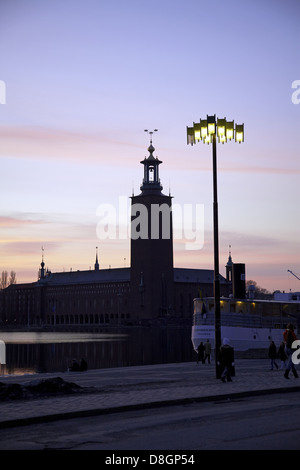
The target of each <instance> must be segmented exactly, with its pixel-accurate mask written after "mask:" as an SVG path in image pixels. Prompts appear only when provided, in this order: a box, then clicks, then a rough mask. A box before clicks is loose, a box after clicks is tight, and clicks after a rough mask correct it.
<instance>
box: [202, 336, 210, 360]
mask: <svg viewBox="0 0 300 470" xmlns="http://www.w3.org/2000/svg"><path fill="white" fill-rule="evenodd" d="M204 352H205V356H204V362H206V359H207V360H208V361H207V362H208V364H210V355H211V344H210V342H209V339H207V340H206V343H205V346H204Z"/></svg>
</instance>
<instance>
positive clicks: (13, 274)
mask: <svg viewBox="0 0 300 470" xmlns="http://www.w3.org/2000/svg"><path fill="white" fill-rule="evenodd" d="M8 283H9V285H11V284H17V275H16V272H15V271H10V277H9V281H8Z"/></svg>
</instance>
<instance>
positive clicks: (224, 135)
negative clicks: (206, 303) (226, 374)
mask: <svg viewBox="0 0 300 470" xmlns="http://www.w3.org/2000/svg"><path fill="white" fill-rule="evenodd" d="M217 137H218V140H219V142H222V144H224V143H225V142H227V140H232V139H233V138H234V137H235V141H236V142H239V143H241V142H244V124H236V125H235V129H234V121H226V118H224V119H219V118H217V119H216V115H213V116H207V118H206V119H200V123H195V122H194V124H193V127H187V143H188V144H191V145H194V144H195V143H196V142H197V141H198V142H199V141H200V140H202V141H203V143H207V144H210V143H212V150H213V153H212V156H213V222H214V301H215V362H216V378H217V379H218V378H220V370H219V367H218V365H217V353H218V351H219V349H220V346H221V312H220V273H219V227H218V191H217Z"/></svg>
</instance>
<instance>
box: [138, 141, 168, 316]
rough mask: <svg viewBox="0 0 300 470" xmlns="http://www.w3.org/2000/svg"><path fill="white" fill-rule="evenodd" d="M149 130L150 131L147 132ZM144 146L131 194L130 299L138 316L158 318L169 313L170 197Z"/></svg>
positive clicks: (151, 148)
mask: <svg viewBox="0 0 300 470" xmlns="http://www.w3.org/2000/svg"><path fill="white" fill-rule="evenodd" d="M150 134H152V133H150ZM154 151H155V148H154V147H153V145H152V138H151V140H150V146H149V147H148V152H149V156H148V158H146V157H145V158H144V160H142V161H141V164H142V165H143V166H144V178H143V182H142V185H141V187H140V189H141V193H140V194H139V195H137V196H134V195H133V196H132V197H131V276H130V279H131V289H130V290H131V300H132V302H131V303H132V314H133V315H134V316H135V317H136V318H138V319H148V318H152V319H155V318H161V317H166V316H168V315H172V313H173V299H174V291H173V286H174V274H173V227H172V197H171V196H170V195H169V196H166V195H164V194H163V193H162V189H163V187H162V185H161V183H160V179H159V165H160V164H161V163H162V162H161V161H160V160H159V159H158V158H157V157H155V156H154V155H153V153H154Z"/></svg>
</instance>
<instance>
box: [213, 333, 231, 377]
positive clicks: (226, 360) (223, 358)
mask: <svg viewBox="0 0 300 470" xmlns="http://www.w3.org/2000/svg"><path fill="white" fill-rule="evenodd" d="M217 363H218V365H220V366H221V369H222V373H221V380H222V382H225V378H227V382H232V379H231V376H232V372H233V368H234V349H233V348H232V347H231V346H230V342H229V339H228V338H224V339H223V345H222V346H221V347H220V351H219V355H218V359H217Z"/></svg>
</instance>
